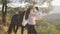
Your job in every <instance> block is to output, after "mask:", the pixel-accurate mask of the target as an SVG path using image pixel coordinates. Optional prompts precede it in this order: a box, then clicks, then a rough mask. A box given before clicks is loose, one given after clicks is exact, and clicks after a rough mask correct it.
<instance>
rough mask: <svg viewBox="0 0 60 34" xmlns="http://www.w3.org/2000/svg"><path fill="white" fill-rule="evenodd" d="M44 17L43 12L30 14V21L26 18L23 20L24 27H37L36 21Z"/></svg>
mask: <svg viewBox="0 0 60 34" xmlns="http://www.w3.org/2000/svg"><path fill="white" fill-rule="evenodd" d="M41 17H42V13H41V12H34V13H30V14H29V17H28V20H25V17H24V19H23V22H22V25H23V26H25V25H26V24H29V25H35V24H36V22H35V21H36V20H40V19H41Z"/></svg>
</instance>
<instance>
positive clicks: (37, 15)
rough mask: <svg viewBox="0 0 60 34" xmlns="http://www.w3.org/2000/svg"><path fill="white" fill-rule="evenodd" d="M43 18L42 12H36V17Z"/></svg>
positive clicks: (37, 18)
mask: <svg viewBox="0 0 60 34" xmlns="http://www.w3.org/2000/svg"><path fill="white" fill-rule="evenodd" d="M41 18H42V12H39V13H37V14H35V19H36V20H40V19H41Z"/></svg>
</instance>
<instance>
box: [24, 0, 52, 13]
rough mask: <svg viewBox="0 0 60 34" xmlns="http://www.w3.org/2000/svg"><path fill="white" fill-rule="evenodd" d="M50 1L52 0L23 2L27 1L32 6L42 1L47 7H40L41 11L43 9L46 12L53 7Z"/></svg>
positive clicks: (40, 3)
mask: <svg viewBox="0 0 60 34" xmlns="http://www.w3.org/2000/svg"><path fill="white" fill-rule="evenodd" d="M52 1H53V0H25V2H28V3H30V4H32V5H33V6H34V5H36V4H37V5H39V6H41V5H43V4H44V3H46V4H47V6H48V7H44V8H41V9H42V10H41V11H43V12H45V13H48V12H50V11H51V10H52V9H53V6H52V5H51V2H52Z"/></svg>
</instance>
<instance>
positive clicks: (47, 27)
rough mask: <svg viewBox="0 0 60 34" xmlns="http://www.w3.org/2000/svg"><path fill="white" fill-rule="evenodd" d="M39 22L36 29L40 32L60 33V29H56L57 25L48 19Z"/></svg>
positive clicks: (47, 33) (41, 33)
mask: <svg viewBox="0 0 60 34" xmlns="http://www.w3.org/2000/svg"><path fill="white" fill-rule="evenodd" d="M37 22H38V23H37V27H36V30H37V32H38V34H60V31H59V30H57V29H56V26H55V25H53V24H50V22H48V21H47V20H46V19H42V20H40V21H37Z"/></svg>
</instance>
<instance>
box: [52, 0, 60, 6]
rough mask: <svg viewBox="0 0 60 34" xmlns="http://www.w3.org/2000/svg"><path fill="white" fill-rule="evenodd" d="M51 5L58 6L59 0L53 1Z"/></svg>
mask: <svg viewBox="0 0 60 34" xmlns="http://www.w3.org/2000/svg"><path fill="white" fill-rule="evenodd" d="M52 5H53V6H60V0H53V2H52Z"/></svg>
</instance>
